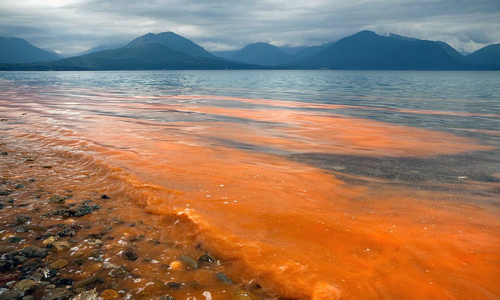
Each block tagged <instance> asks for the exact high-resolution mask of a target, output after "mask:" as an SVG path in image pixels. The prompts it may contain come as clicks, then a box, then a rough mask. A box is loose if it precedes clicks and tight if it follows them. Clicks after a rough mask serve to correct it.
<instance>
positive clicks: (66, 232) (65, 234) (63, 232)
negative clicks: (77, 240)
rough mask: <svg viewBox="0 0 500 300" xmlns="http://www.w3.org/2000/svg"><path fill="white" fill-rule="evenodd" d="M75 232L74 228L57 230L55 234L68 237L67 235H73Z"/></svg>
mask: <svg viewBox="0 0 500 300" xmlns="http://www.w3.org/2000/svg"><path fill="white" fill-rule="evenodd" d="M76 233H77V232H76V230H75V229H65V230H62V231H59V232H58V233H57V235H58V236H60V237H68V236H75V235H76Z"/></svg>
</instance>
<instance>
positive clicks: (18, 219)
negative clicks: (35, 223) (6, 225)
mask: <svg viewBox="0 0 500 300" xmlns="http://www.w3.org/2000/svg"><path fill="white" fill-rule="evenodd" d="M29 221H31V217H30V216H28V215H18V216H17V217H16V223H17V224H20V225H22V224H26V223H28V222H29Z"/></svg>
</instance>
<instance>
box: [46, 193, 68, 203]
mask: <svg viewBox="0 0 500 300" xmlns="http://www.w3.org/2000/svg"><path fill="white" fill-rule="evenodd" d="M49 201H50V203H53V204H64V203H66V197H64V196H61V195H57V194H56V195H53V196H52V197H50V199H49Z"/></svg>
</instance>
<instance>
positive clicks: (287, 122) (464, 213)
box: [0, 71, 500, 299]
mask: <svg viewBox="0 0 500 300" xmlns="http://www.w3.org/2000/svg"><path fill="white" fill-rule="evenodd" d="M499 89H500V77H499V76H498V74H497V73H488V72H481V73H470V72H430V73H426V72H416V73H412V72H322V71H304V72H295V71H293V72H292V71H285V72H283V71H279V72H270V71H266V72H255V71H243V72H206V71H196V72H100V73H99V72H86V73H78V72H76V73H71V72H68V73H1V74H0V90H1V92H0V107H1V110H0V117H1V118H8V120H9V122H8V123H5V124H2V129H3V130H4V131H2V132H3V133H4V134H3V137H2V138H3V139H6V140H8V141H9V142H10V143H16V144H18V145H20V146H22V145H24V147H27V148H28V147H31V148H36V149H41V150H43V151H46V152H48V153H52V154H54V155H56V156H57V155H59V156H64V157H67V158H69V159H71V158H75V157H79V158H81V157H83V158H84V160H85V161H87V162H88V163H91V164H93V165H95V166H96V168H98V167H100V166H101V165H102V164H105V165H106V166H107V167H110V168H111V169H110V170H113V171H112V176H113V178H115V179H118V180H120V181H121V182H123V187H122V188H121V190H120V193H123V194H124V195H125V194H127V195H133V197H132V198H133V199H135V201H136V204H137V205H138V206H139V207H141V208H142V205H143V206H144V208H143V210H144V211H145V212H148V213H152V214H155V215H160V216H171V215H176V214H181V215H184V216H185V217H187V218H188V219H189V220H190V222H191V223H192V224H196V226H197V227H196V228H197V229H196V236H197V239H198V240H199V241H200V242H202V243H203V244H205V245H207V247H208V248H210V250H211V251H213V252H214V253H217V254H218V255H220V256H221V257H224V258H226V259H230V260H231V261H233V263H232V269H233V271H232V272H233V274H231V275H232V276H233V277H234V278H238V279H240V280H241V281H244V282H250V281H253V282H257V283H258V284H259V285H261V286H262V287H263V288H264V289H265V290H266V291H267V292H268V293H270V294H276V295H279V296H282V297H289V298H308V297H313V298H314V299H332V297H345V298H352V299H359V298H365V299H366V298H393V299H400V298H411V299H424V298H440V299H455V298H478V299H492V298H495V297H498V296H499V295H500V289H499V287H498V284H497V282H496V281H497V278H498V275H500V273H499V272H500V271H499V264H500V254H499V253H498V249H499V245H500V236H499V229H500V226H499V224H498V222H499V214H498V213H499V202H498V195H499V190H500V185H499V182H500V171H499V166H500V164H499V159H500V156H499V154H498V147H499V144H500V143H499V141H500V136H499V131H498V128H500V126H499V125H500V124H499V123H500V121H499V120H500V118H499V117H500V99H499V98H498V96H497V95H500V90H499ZM68 172H71V170H68ZM76 189H78V187H76ZM130 218H133V216H130ZM187 228H188V227H187ZM189 228H191V227H189ZM192 230H194V229H192ZM192 233H193V234H194V232H192ZM178 238H181V237H178Z"/></svg>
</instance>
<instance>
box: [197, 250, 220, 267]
mask: <svg viewBox="0 0 500 300" xmlns="http://www.w3.org/2000/svg"><path fill="white" fill-rule="evenodd" d="M198 261H200V262H204V263H214V264H215V263H217V260H216V259H215V258H213V257H212V256H210V255H209V254H208V253H205V254H203V255H202V256H200V258H198Z"/></svg>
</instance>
